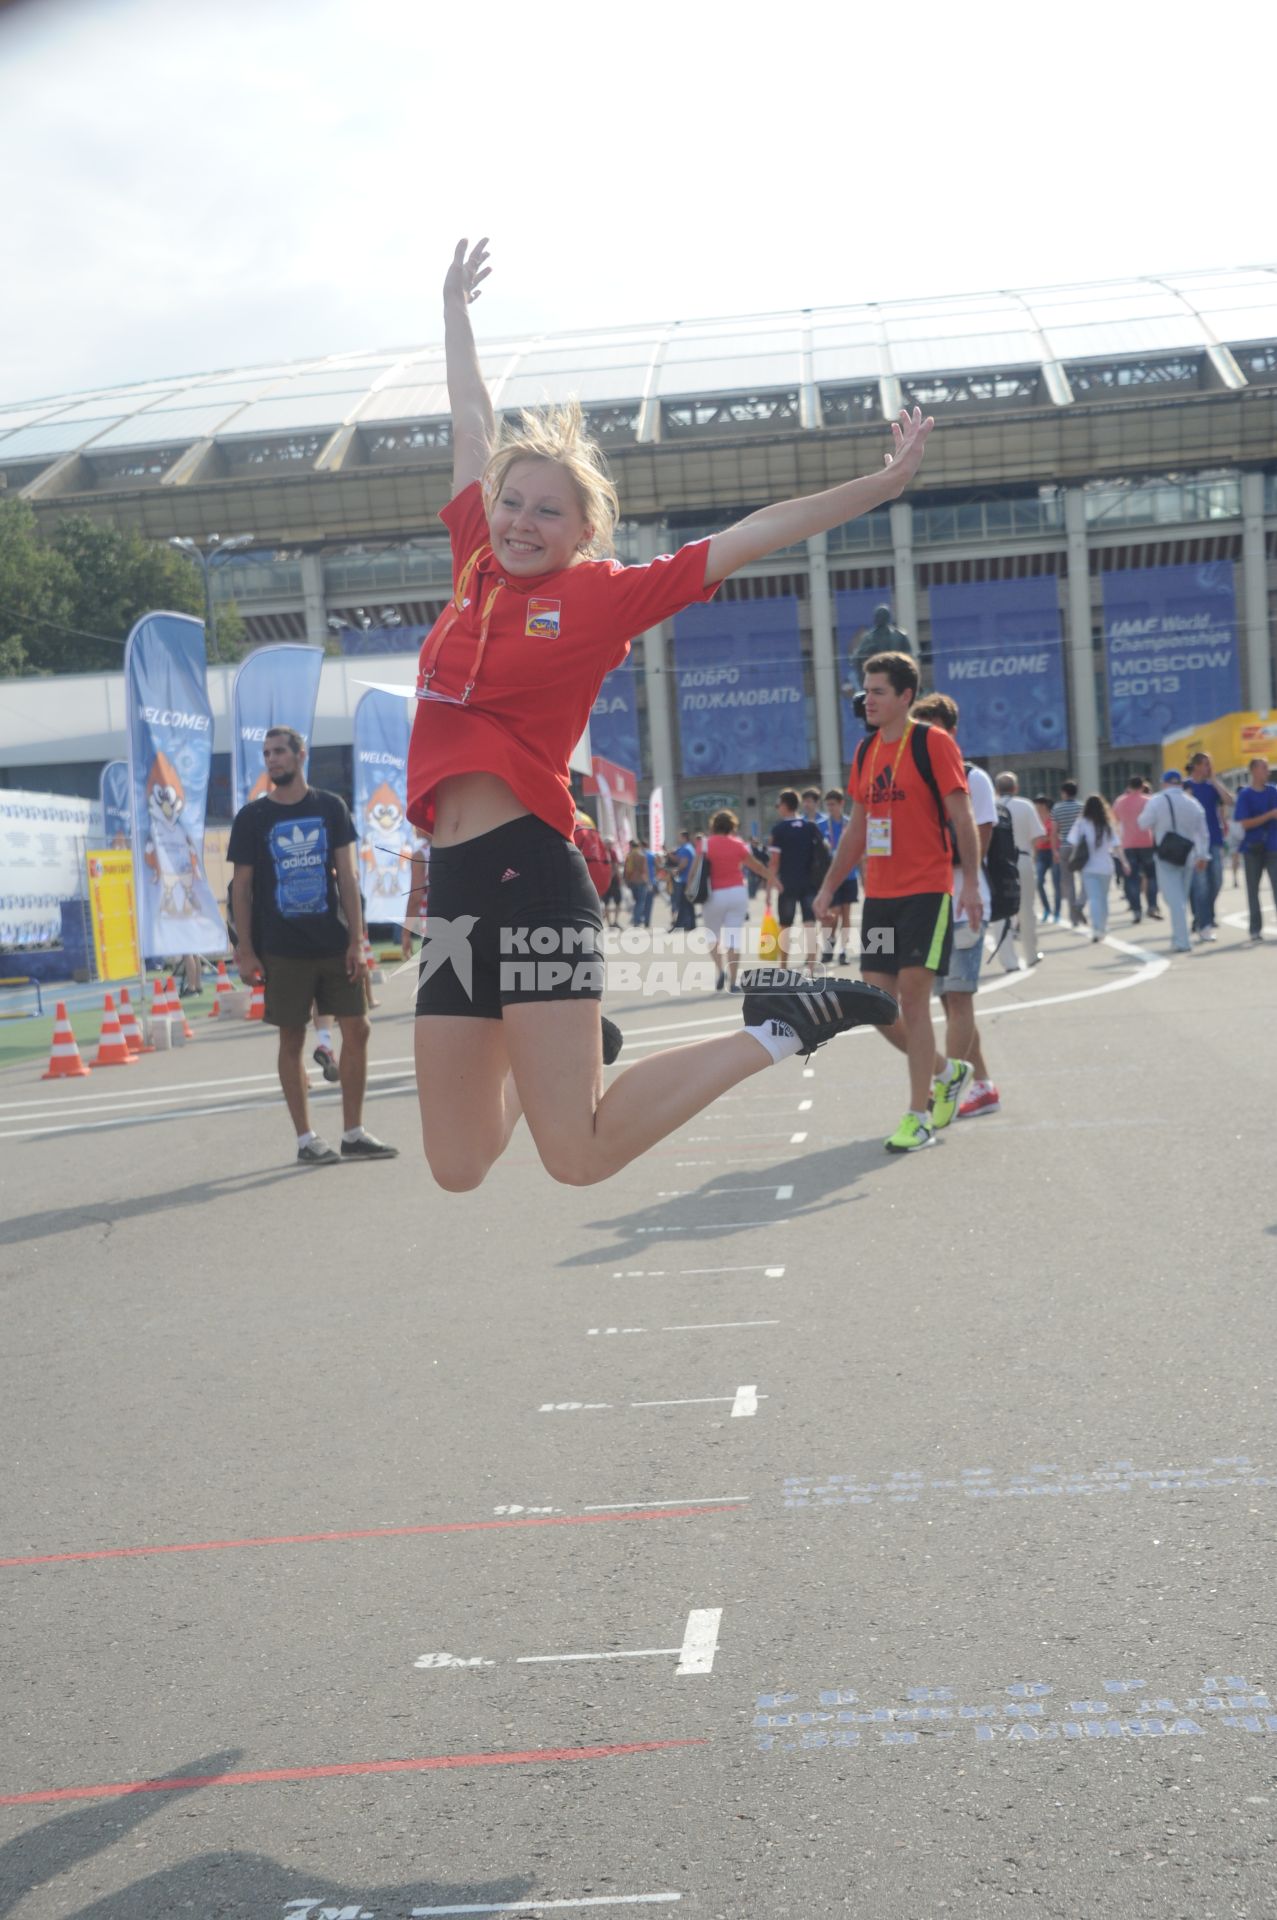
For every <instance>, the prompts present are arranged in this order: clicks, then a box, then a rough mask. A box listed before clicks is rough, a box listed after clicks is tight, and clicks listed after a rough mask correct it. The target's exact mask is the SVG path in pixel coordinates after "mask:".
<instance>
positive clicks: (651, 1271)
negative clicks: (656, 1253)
mask: <svg viewBox="0 0 1277 1920" xmlns="http://www.w3.org/2000/svg"><path fill="white" fill-rule="evenodd" d="M710 1273H761V1274H762V1276H763V1278H764V1280H780V1279H782V1278H783V1277H784V1273H785V1269H784V1268H783V1267H673V1268H670V1267H618V1268H617V1269H616V1270H615V1272H614V1273H613V1274H612V1278H613V1280H668V1279H669V1278H670V1277H671V1275H672V1274H686V1275H688V1276H689V1277H691V1278H695V1279H697V1280H700V1279H703V1278H704V1277H705V1275H706V1274H710Z"/></svg>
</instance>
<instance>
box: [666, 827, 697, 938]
mask: <svg viewBox="0 0 1277 1920" xmlns="http://www.w3.org/2000/svg"><path fill="white" fill-rule="evenodd" d="M695 859H696V844H695V842H694V841H693V839H692V830H691V828H690V827H684V828H683V837H682V839H681V840H680V842H679V844H678V847H677V848H676V850H675V853H674V864H673V866H672V867H671V869H670V926H671V927H672V928H674V929H675V930H676V931H677V932H679V933H695V931H696V907H695V904H694V902H692V901H691V900H689V899H688V897H687V882H688V878H689V876H690V874H691V871H692V866H693V864H694V862H695Z"/></svg>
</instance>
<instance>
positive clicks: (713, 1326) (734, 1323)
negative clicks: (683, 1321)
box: [661, 1320, 780, 1333]
mask: <svg viewBox="0 0 1277 1920" xmlns="http://www.w3.org/2000/svg"><path fill="white" fill-rule="evenodd" d="M779 1325H780V1321H779V1320H702V1321H700V1322H699V1323H698V1324H696V1325H694V1326H688V1327H662V1328H661V1332H662V1333H718V1332H720V1331H725V1330H726V1329H727V1328H729V1327H778V1326H779Z"/></svg>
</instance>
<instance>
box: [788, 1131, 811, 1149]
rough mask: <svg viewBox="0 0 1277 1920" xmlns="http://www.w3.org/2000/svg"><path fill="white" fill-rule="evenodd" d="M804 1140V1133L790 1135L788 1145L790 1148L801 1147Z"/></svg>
mask: <svg viewBox="0 0 1277 1920" xmlns="http://www.w3.org/2000/svg"><path fill="white" fill-rule="evenodd" d="M806 1138H807V1135H806V1134H805V1133H791V1134H790V1136H789V1144H790V1146H791V1147H801V1145H802V1144H803V1141H804V1140H805V1139H806Z"/></svg>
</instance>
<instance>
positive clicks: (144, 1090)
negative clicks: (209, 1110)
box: [0, 1054, 413, 1114]
mask: <svg viewBox="0 0 1277 1920" xmlns="http://www.w3.org/2000/svg"><path fill="white" fill-rule="evenodd" d="M412 1064H413V1062H412V1056H411V1055H410V1054H401V1055H398V1056H396V1057H395V1058H394V1059H392V1060H378V1061H377V1062H376V1063H375V1064H374V1065H372V1066H370V1068H369V1071H370V1072H376V1073H380V1072H384V1071H387V1070H389V1069H390V1068H392V1067H411V1066H412ZM258 1080H264V1081H268V1082H269V1083H270V1085H271V1086H272V1087H277V1086H278V1085H279V1075H278V1074H277V1073H276V1072H275V1069H274V1068H273V1067H272V1068H271V1070H270V1072H269V1073H231V1074H222V1075H220V1076H219V1078H217V1079H216V1080H170V1081H167V1082H165V1084H164V1085H162V1086H154V1087H153V1086H130V1087H112V1088H111V1089H110V1091H109V1092H103V1093H81V1092H80V1091H79V1090H78V1089H77V1090H76V1091H75V1092H74V1093H72V1094H69V1095H68V1098H67V1101H66V1102H65V1103H64V1104H63V1105H61V1106H59V1107H57V1108H56V1109H55V1111H56V1112H58V1113H71V1112H74V1113H78V1112H79V1111H80V1110H81V1109H82V1108H84V1109H86V1110H87V1109H88V1108H90V1107H93V1106H98V1107H101V1106H103V1105H104V1104H109V1103H110V1102H113V1101H115V1102H118V1101H120V1100H121V1099H122V1098H127V1099H131V1100H132V1101H134V1102H138V1101H147V1100H153V1099H181V1098H182V1097H183V1095H185V1094H188V1093H203V1092H204V1091H205V1090H206V1089H207V1088H209V1087H245V1086H248V1085H250V1084H251V1083H252V1082H254V1081H258ZM36 1106H37V1096H35V1095H31V1094H28V1096H27V1098H26V1099H25V1100H0V1113H17V1112H24V1111H26V1110H27V1109H35V1108H36ZM38 1111H39V1112H40V1113H41V1114H45V1113H47V1112H48V1111H49V1108H48V1106H47V1104H41V1105H39V1107H38Z"/></svg>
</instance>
